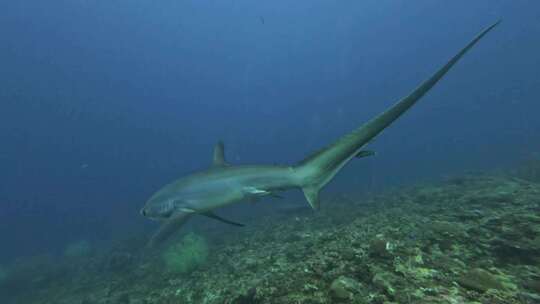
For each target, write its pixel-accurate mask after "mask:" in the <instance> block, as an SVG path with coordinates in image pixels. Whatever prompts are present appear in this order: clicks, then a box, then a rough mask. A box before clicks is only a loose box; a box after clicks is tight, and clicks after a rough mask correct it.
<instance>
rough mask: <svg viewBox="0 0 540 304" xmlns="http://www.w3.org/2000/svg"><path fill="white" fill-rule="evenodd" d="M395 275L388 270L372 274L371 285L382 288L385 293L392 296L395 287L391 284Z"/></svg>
mask: <svg viewBox="0 0 540 304" xmlns="http://www.w3.org/2000/svg"><path fill="white" fill-rule="evenodd" d="M394 281H395V277H394V276H393V275H392V274H391V273H388V272H379V273H377V274H375V276H373V279H372V280H371V282H372V283H373V285H375V286H376V287H378V288H379V289H381V290H383V291H384V292H385V293H386V294H388V295H390V296H393V295H394V294H395V293H396V289H395V287H394V286H393V285H394V284H393V283H394Z"/></svg>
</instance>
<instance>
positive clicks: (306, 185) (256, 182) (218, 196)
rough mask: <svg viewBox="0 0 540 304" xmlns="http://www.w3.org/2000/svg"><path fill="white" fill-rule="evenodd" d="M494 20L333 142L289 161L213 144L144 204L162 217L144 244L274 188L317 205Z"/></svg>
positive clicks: (145, 210) (270, 193)
mask: <svg viewBox="0 0 540 304" xmlns="http://www.w3.org/2000/svg"><path fill="white" fill-rule="evenodd" d="M498 23H499V22H497V23H495V24H493V25H491V26H489V27H488V28H486V29H484V30H483V31H482V32H480V34H478V35H477V36H476V37H475V38H474V39H473V40H472V41H471V42H469V43H468V44H467V45H466V46H465V47H464V48H463V49H462V50H461V51H460V52H458V53H457V54H456V55H455V56H454V57H452V58H451V59H450V61H448V63H447V64H446V65H444V66H443V67H442V68H440V69H439V70H438V71H437V72H436V73H435V74H433V75H432V76H431V77H430V78H429V79H427V80H426V81H424V82H423V83H422V84H421V85H420V86H419V87H418V88H416V89H415V90H414V91H413V92H411V93H410V94H409V95H408V96H406V97H405V98H403V99H401V100H399V101H398V102H397V103H396V104H394V105H393V106H392V107H390V108H389V109H387V110H386V111H384V112H383V113H381V114H380V115H378V116H376V117H375V118H373V119H371V120H370V121H368V122H367V123H365V124H363V125H361V126H360V127H359V128H357V129H356V130H353V131H352V132H351V133H349V134H347V135H345V136H343V137H341V138H339V139H338V140H337V141H336V142H334V143H333V144H331V145H329V146H327V147H325V148H323V149H321V150H319V151H318V152H316V153H314V154H312V155H311V156H309V157H307V158H306V159H304V160H303V161H301V162H300V163H298V164H296V165H292V166H232V165H229V164H228V163H226V161H225V156H224V147H223V144H222V143H218V144H217V145H216V147H215V148H214V161H213V166H212V167H211V168H210V169H208V170H205V171H201V172H198V173H195V174H192V175H189V176H186V177H184V178H181V179H179V180H177V181H174V182H172V183H170V184H168V185H166V186H164V187H163V188H162V189H160V190H159V191H157V192H156V193H155V194H154V195H153V196H152V197H151V198H150V199H149V200H148V201H147V203H146V204H145V206H144V207H143V209H142V210H141V213H142V214H143V215H144V216H147V217H150V218H153V219H156V220H160V221H163V222H164V223H163V225H162V226H161V228H160V229H159V230H158V232H157V233H156V234H155V235H154V236H153V238H152V239H151V242H150V245H155V244H157V243H160V242H162V241H164V240H166V239H167V238H168V237H169V236H170V235H172V234H173V233H174V232H175V231H177V230H178V229H179V228H180V227H181V226H182V225H183V224H184V223H185V222H186V221H187V220H188V219H189V218H190V217H191V216H193V215H197V214H198V215H204V216H208V217H211V218H214V219H217V220H220V221H223V222H226V223H229V224H233V225H238V226H241V224H238V223H235V222H232V221H230V220H227V219H224V218H222V217H219V216H218V215H216V214H215V213H213V210H214V209H217V208H219V207H223V206H225V205H229V204H233V203H236V202H241V201H245V200H250V199H257V198H260V197H265V196H275V195H276V193H277V192H280V191H285V190H289V189H301V190H302V191H303V192H304V194H305V197H306V199H307V201H308V202H309V204H310V205H311V207H312V208H314V209H318V208H319V192H320V190H321V189H322V188H323V187H324V186H325V185H326V184H327V183H328V182H329V181H330V180H331V179H332V178H333V177H334V176H335V175H336V174H337V173H338V172H339V171H340V169H341V168H343V166H345V164H347V163H348V162H349V161H350V160H351V159H353V158H354V157H363V156H369V155H371V154H372V153H371V152H369V151H364V150H362V149H363V148H364V146H365V145H366V144H368V143H369V142H370V141H371V140H372V139H373V138H374V137H375V136H377V135H378V134H379V133H380V132H381V131H382V130H384V129H385V128H386V127H388V126H389V125H390V124H391V123H392V122H394V121H395V120H396V119H397V118H399V117H400V116H401V115H402V114H403V113H405V112H406V111H407V110H408V109H409V108H411V107H412V106H413V105H414V104H415V103H416V102H417V101H418V100H419V99H420V98H421V97H422V96H424V94H425V93H427V92H428V91H429V90H430V89H431V88H432V87H433V86H434V85H435V84H436V83H437V82H438V81H439V80H440V79H441V78H442V77H443V76H444V75H445V74H446V73H447V72H448V71H449V70H450V68H452V66H453V65H454V64H455V63H456V62H457V61H458V60H459V59H460V58H461V57H462V56H463V55H464V54H465V53H466V52H467V51H468V50H469V49H471V48H472V47H473V46H474V45H475V44H476V43H477V42H478V41H479V40H480V39H481V38H482V37H483V36H484V35H485V34H487V33H488V32H489V31H490V30H492V29H493V28H494V27H495V26H496V25H497V24H498Z"/></svg>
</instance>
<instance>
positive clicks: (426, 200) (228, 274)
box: [2, 175, 540, 304]
mask: <svg viewBox="0 0 540 304" xmlns="http://www.w3.org/2000/svg"><path fill="white" fill-rule="evenodd" d="M538 214H540V184H537V183H535V182H532V181H528V180H523V179H519V178H515V177H511V176H502V175H498V176H490V175H477V176H463V177H455V178H452V179H449V180H448V181H445V182H442V183H438V184H432V185H425V184H424V185H420V186H416V187H409V188H405V189H397V190H393V191H389V192H386V193H379V194H377V195H372V196H369V197H363V198H358V199H352V198H350V197H349V198H348V199H347V200H346V201H345V200H334V201H332V202H327V203H326V204H324V205H323V208H322V210H321V211H319V212H315V213H314V212H301V213H291V214H290V216H287V217H285V216H279V217H277V216H275V215H273V214H268V215H267V216H265V217H263V218H258V219H257V220H256V221H254V222H252V223H248V224H249V225H248V226H247V227H245V228H243V229H241V230H238V229H236V230H229V231H226V232H220V233H216V235H214V236H208V239H209V240H211V239H213V238H214V239H219V240H220V242H219V243H215V244H214V243H213V244H212V252H209V245H208V244H207V241H206V240H205V238H202V237H201V236H198V235H195V234H188V235H186V236H185V237H184V238H182V240H181V241H180V242H177V243H173V244H172V245H171V246H170V247H168V248H165V249H164V251H163V252H162V253H161V254H159V255H158V256H150V257H147V256H145V255H144V254H143V251H140V252H137V251H133V249H130V250H131V251H130V250H128V249H126V248H128V247H122V249H118V248H117V249H115V250H112V251H111V252H109V253H107V254H104V255H102V256H101V255H94V256H92V257H88V258H87V259H86V262H82V261H77V262H74V261H71V262H70V261H69V259H67V260H68V261H64V263H73V264H68V265H62V263H57V264H56V265H55V267H57V268H58V267H64V268H63V269H64V272H63V275H57V276H54V273H55V271H51V270H50V269H42V270H40V271H43V272H44V273H46V274H47V273H48V274H47V275H46V278H47V284H43V281H42V283H41V284H40V283H39V280H37V281H36V280H33V279H32V280H30V279H29V278H35V277H37V275H36V274H37V272H36V271H35V270H33V271H32V272H29V271H27V272H26V274H25V275H24V276H23V275H22V274H23V273H25V272H24V271H23V272H21V271H20V270H19V271H18V272H19V275H18V276H19V277H25V278H26V280H27V281H28V282H29V283H26V285H25V288H26V290H28V289H31V290H33V293H32V294H31V295H28V294H25V295H23V293H20V294H19V295H18V297H13V298H11V300H13V299H16V300H13V302H9V301H2V303H29V304H32V303H41V304H49V303H51V304H52V303H55V304H64V303H66V304H67V303H103V304H105V303H107V304H111V303H113V304H114V303H124V304H157V303H197V304H223V303H225V304H247V303H250V304H253V303H256V304H263V303H268V304H278V303H295V304H327V303H357V304H383V303H388V304H390V303H405V304H408V303H419V304H422V303H425V304H428V303H430V304H439V303H440V304H456V303H475V304H478V303H486V304H487V303H494V304H503V303H505V304H506V303H523V304H527V303H540V216H539V215H538ZM225 229H226V228H224V230H225ZM230 231H234V232H235V233H230ZM205 237H206V235H205ZM119 248H120V247H119ZM129 248H134V247H133V246H129ZM74 263H77V264H76V265H77V267H75V266H73V265H75V264H74ZM16 268H17V267H15V268H13V267H10V275H9V279H8V281H10V280H11V277H12V276H13V274H12V271H11V270H12V269H14V270H16ZM16 272H17V271H15V273H16ZM56 273H57V272H56ZM66 273H67V274H66ZM19 282H20V281H19ZM4 285H5V283H4Z"/></svg>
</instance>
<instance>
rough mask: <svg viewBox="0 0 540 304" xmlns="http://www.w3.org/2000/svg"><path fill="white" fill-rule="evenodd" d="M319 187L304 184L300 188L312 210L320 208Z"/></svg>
mask: <svg viewBox="0 0 540 304" xmlns="http://www.w3.org/2000/svg"><path fill="white" fill-rule="evenodd" d="M320 190H321V189H320V188H319V187H317V186H306V187H303V188H302V191H304V195H305V196H306V199H307V201H308V203H309V205H310V206H311V208H313V209H314V210H319V208H320V202H319V191H320Z"/></svg>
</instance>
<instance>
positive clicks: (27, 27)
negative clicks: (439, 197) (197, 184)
mask: <svg viewBox="0 0 540 304" xmlns="http://www.w3.org/2000/svg"><path fill="white" fill-rule="evenodd" d="M539 11H540V3H538V2H537V1H495V0H482V1H468V0H459V1H432V0H425V1H405V0H400V1H397V0H396V1H389V0H384V1H381V0H370V1H356V0H341V1H329V0H301V1H284V0H278V1H252V0H234V1H233V0H231V1H224V0H214V1H211V0H205V1H188V0H162V1H149V0H147V1H141V0H112V1H105V0H92V1H91V0H78V1H74V0H63V1H61V0H48V1H37V0H33V1H25V0H21V1H2V2H1V4H0V38H1V41H0V45H1V47H0V83H1V85H0V100H1V105H2V108H1V110H0V144H1V150H0V204H1V206H0V240H1V242H0V244H2V245H1V250H0V257H4V258H12V257H14V256H17V255H28V254H35V253H39V252H41V251H44V250H47V249H49V248H60V247H62V246H63V245H64V244H65V243H67V242H70V241H73V240H77V239H90V240H99V239H111V238H117V237H121V236H124V235H127V234H130V233H137V232H138V231H139V230H141V231H142V230H145V229H146V228H148V224H147V220H146V219H143V218H142V217H140V216H139V215H138V210H139V208H140V207H141V206H142V204H143V203H144V201H145V200H146V199H147V197H148V196H149V195H151V193H152V192H153V191H155V190H156V189H157V188H159V187H160V186H161V185H163V184H164V183H166V182H169V181H170V180H172V179H174V178H177V177H178V176H181V175H182V174H185V173H188V172H191V171H193V170H196V169H202V168H205V167H206V166H208V164H209V163H210V158H211V150H212V146H213V144H214V143H215V142H216V141H217V140H218V139H223V140H224V141H225V143H226V147H227V155H228V158H229V160H230V161H231V162H233V163H242V164H245V163H276V162H277V163H293V162H295V161H298V160H300V159H302V158H303V157H304V156H305V155H306V154H308V153H309V152H311V151H313V150H315V149H317V148H319V147H321V146H322V145H325V144H327V143H329V142H330V141H332V140H333V139H335V138H336V137H337V136H339V135H341V134H343V133H345V132H348V131H349V130H351V129H352V128H354V127H356V126H357V125H359V124H360V123H362V122H364V121H366V120H367V119H369V118H370V117H372V116H373V115H376V114H377V113H378V112H380V111H382V110H383V109H385V108H386V107H387V106H389V105H390V104H392V103H393V102H395V101H396V100H397V99H398V98H400V97H402V96H404V95H405V94H407V93H408V92H409V91H410V90H411V89H413V88H414V87H415V86H416V85H418V84H419V82H421V81H422V80H424V79H425V78H426V77H428V76H429V75H430V73H432V72H433V71H435V70H436V69H437V68H438V67H439V66H441V65H442V64H443V63H445V62H446V60H448V59H449V58H450V56H452V55H453V54H454V53H455V52H456V51H457V50H458V49H459V48H461V47H462V46H463V45H464V44H465V43H466V42H467V41H469V39H471V38H472V37H473V36H474V35H475V34H476V33H477V32H478V31H479V30H480V29H482V28H483V27H485V26H487V25H488V24H490V23H492V22H494V21H495V20H497V19H499V18H503V20H504V22H503V23H502V24H501V26H500V27H499V28H497V29H496V31H494V32H493V33H490V34H489V36H488V37H486V39H485V40H484V41H482V42H481V43H480V44H479V45H478V47H476V48H475V49H474V50H472V52H471V53H470V54H468V55H467V56H466V58H464V60H463V61H461V62H460V63H459V64H458V65H457V66H456V68H455V69H454V70H452V71H451V72H450V73H449V75H448V76H447V77H446V78H445V79H444V80H443V81H442V82H441V83H440V84H439V85H437V86H436V87H435V88H434V90H433V91H432V92H431V93H430V94H429V95H428V96H426V98H425V99H424V100H423V101H422V102H421V103H420V104H419V105H418V106H417V107H416V108H414V109H413V111H411V112H410V113H408V114H407V115H406V116H405V117H404V118H403V119H401V120H400V121H399V122H397V123H396V124H395V125H393V126H392V127H391V128H389V129H388V130H387V131H385V132H384V133H383V134H382V135H381V136H380V137H379V138H377V140H376V141H375V142H374V143H373V144H372V145H371V148H372V149H374V150H376V151H378V153H379V154H378V156H377V157H376V158H372V159H365V160H359V161H355V162H353V163H352V164H351V165H349V166H348V167H347V168H346V169H345V170H344V172H343V173H341V174H340V175H339V176H338V177H337V179H336V180H335V181H334V182H333V183H332V184H331V185H330V186H329V187H328V189H327V190H326V191H325V192H326V193H332V191H334V192H336V191H340V190H341V191H345V192H347V193H349V192H350V193H355V192H358V191H360V190H362V189H366V188H368V186H369V187H372V186H374V185H376V186H377V187H381V186H385V185H392V184H396V183H410V182H414V181H418V180H423V179H433V178H439V177H440V176H444V175H448V174H459V173H462V172H464V171H468V170H478V169H494V168H500V167H505V166H507V165H509V164H512V163H514V162H516V161H519V160H521V159H525V158H527V157H530V156H531V155H533V154H534V153H535V151H538V148H539V146H540V140H539V138H538V136H537V134H538V131H539V130H540V121H539V119H538V114H537V113H538V112H539V110H540V103H539V98H538V91H539V90H540V78H539V73H540V72H539V71H540V62H539V56H538V54H540V40H539V38H538V37H540V19H539V17H538V14H537V12H539ZM366 185H368V186H366ZM299 198H300V197H299Z"/></svg>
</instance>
